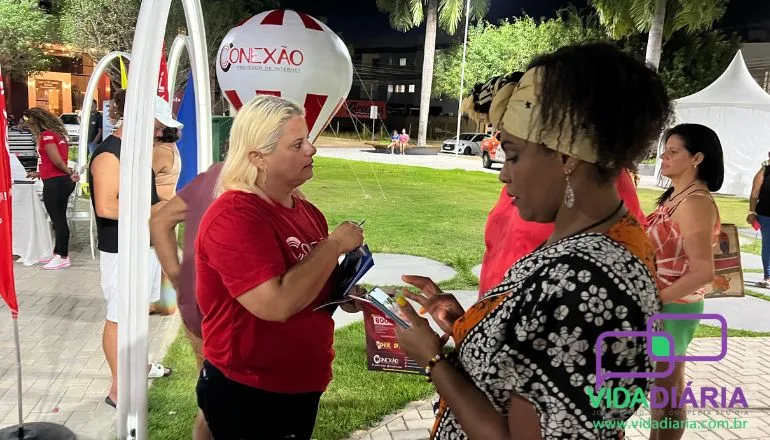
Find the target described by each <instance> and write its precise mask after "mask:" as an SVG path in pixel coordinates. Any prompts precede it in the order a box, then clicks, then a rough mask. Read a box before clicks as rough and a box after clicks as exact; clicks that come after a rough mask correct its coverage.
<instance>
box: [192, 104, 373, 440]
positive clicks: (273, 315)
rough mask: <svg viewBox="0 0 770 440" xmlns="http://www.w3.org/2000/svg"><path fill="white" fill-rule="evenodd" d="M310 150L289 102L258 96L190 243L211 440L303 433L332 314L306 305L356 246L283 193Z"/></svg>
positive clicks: (326, 360) (306, 168)
mask: <svg viewBox="0 0 770 440" xmlns="http://www.w3.org/2000/svg"><path fill="white" fill-rule="evenodd" d="M315 153H316V149H315V147H313V145H312V144H311V143H310V142H309V141H308V129H307V123H306V121H305V118H304V112H303V110H302V108H301V107H299V106H298V105H297V104H294V103H292V102H290V101H287V100H285V99H282V98H278V97H275V96H265V95H260V96H257V97H256V98H254V99H252V100H251V101H250V102H249V103H247V104H246V105H244V106H243V107H242V108H241V109H240V110H239V111H238V115H237V116H236V117H235V121H234V123H233V127H232V130H231V132H230V151H229V152H228V155H227V159H225V163H224V166H223V167H222V171H221V174H220V178H219V183H218V186H217V188H218V190H217V192H218V193H219V196H218V198H217V199H216V200H215V201H214V203H213V204H212V205H211V206H210V207H209V209H208V210H207V211H206V214H205V215H204V216H203V220H202V221H201V224H200V228H199V233H198V239H197V242H196V250H195V262H196V273H197V285H196V295H197V298H198V304H199V305H200V309H201V312H202V314H203V321H202V323H201V329H202V332H203V353H204V355H205V361H204V363H203V369H202V370H201V374H200V377H199V379H198V386H197V395H198V406H199V407H200V408H201V410H202V411H203V413H204V414H205V416H206V421H207V422H208V425H209V429H210V430H211V433H212V434H213V436H214V438H218V439H219V438H221V439H235V438H254V436H255V435H257V433H256V432H255V430H258V436H259V437H260V438H276V439H277V438H297V439H308V438H310V436H311V434H312V432H313V427H314V426H315V419H316V414H317V412H318V402H319V400H320V398H321V394H322V393H323V391H324V390H325V389H326V387H327V386H328V384H329V382H330V380H331V374H332V370H331V363H332V359H333V357H334V350H333V348H332V339H333V334H334V322H333V321H332V316H331V315H332V310H329V309H328V308H322V309H317V308H318V307H319V306H320V305H322V304H324V303H325V302H326V300H327V299H328V298H329V295H330V294H331V292H332V290H333V289H334V288H335V287H336V283H335V277H334V270H335V268H336V267H337V261H338V258H339V257H340V256H341V255H343V254H345V253H346V252H348V251H351V250H353V249H356V248H357V247H359V246H360V245H361V244H362V242H363V231H362V230H361V228H360V227H359V226H358V225H356V224H353V223H349V222H346V223H343V224H341V225H340V226H338V227H337V228H336V229H335V230H334V232H332V233H331V234H329V233H328V225H327V223H326V219H325V218H324V216H323V214H322V213H321V212H320V211H319V210H318V209H317V208H316V207H315V206H313V205H312V204H311V203H309V202H307V201H305V200H302V199H300V198H298V197H296V196H294V195H293V192H294V190H295V189H296V188H298V187H299V186H301V185H302V184H303V183H305V182H306V181H308V180H309V179H310V178H312V177H313V156H314V155H315ZM343 308H344V309H345V310H349V311H355V310H356V308H355V307H353V305H352V304H346V305H344V306H343ZM316 309H317V310H316Z"/></svg>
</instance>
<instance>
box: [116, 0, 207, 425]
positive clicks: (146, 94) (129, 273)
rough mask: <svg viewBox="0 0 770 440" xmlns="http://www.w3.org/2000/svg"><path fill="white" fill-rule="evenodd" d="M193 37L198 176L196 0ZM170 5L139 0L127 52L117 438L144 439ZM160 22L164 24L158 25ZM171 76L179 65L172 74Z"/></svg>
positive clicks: (202, 43)
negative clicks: (159, 109)
mask: <svg viewBox="0 0 770 440" xmlns="http://www.w3.org/2000/svg"><path fill="white" fill-rule="evenodd" d="M182 4H183V7H184V12H185V18H186V20H187V29H188V32H189V33H190V40H189V42H190V47H189V51H190V54H191V56H190V63H191V67H192V72H193V81H194V84H195V87H196V99H195V107H196V112H197V125H198V142H199V146H198V169H199V170H205V169H207V168H208V166H209V165H210V164H211V161H212V158H211V96H210V95H209V90H210V86H209V74H208V53H207V49H206V32H205V28H204V23H203V13H202V10H201V5H200V1H199V0H182ZM170 7H171V0H143V1H142V5H141V8H140V10H139V17H138V20H137V25H136V30H135V32H134V42H133V46H132V48H131V54H132V56H133V59H132V63H131V64H132V68H131V69H130V71H129V74H128V84H129V87H128V89H127V91H126V109H125V112H124V116H123V124H124V125H123V127H124V128H123V142H122V144H123V150H122V152H121V157H120V159H121V160H120V205H119V211H120V215H119V232H118V243H119V246H120V254H119V267H120V269H119V283H120V284H119V285H120V286H123V287H124V288H125V290H124V291H123V292H121V293H122V295H120V297H119V301H120V302H119V304H118V321H119V322H120V323H121V324H120V329H121V331H119V332H118V401H117V407H118V408H117V409H118V414H117V421H116V424H117V435H118V438H119V439H121V440H122V439H136V440H145V439H147V354H148V348H147V340H148V328H149V316H148V313H147V310H148V306H149V303H150V298H149V291H148V283H149V274H148V265H147V261H148V259H149V252H150V231H149V228H148V227H147V222H148V220H149V218H150V179H151V174H150V168H151V166H152V150H151V149H152V132H153V125H154V121H153V119H154V117H153V113H152V112H148V111H146V109H148V108H153V107H154V105H153V100H154V98H155V95H156V90H157V85H158V69H159V68H160V58H159V57H158V54H159V53H160V52H161V50H162V45H163V34H164V33H165V24H166V23H167V22H168V13H169V9H170ZM159 23H163V24H164V25H162V26H159ZM173 69H174V70H175V69H176V66H174V67H173Z"/></svg>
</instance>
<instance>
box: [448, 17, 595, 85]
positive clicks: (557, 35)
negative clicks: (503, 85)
mask: <svg viewBox="0 0 770 440" xmlns="http://www.w3.org/2000/svg"><path fill="white" fill-rule="evenodd" d="M605 38H607V35H606V33H605V32H604V30H603V29H602V28H601V26H599V24H598V20H597V18H596V16H594V15H589V16H588V17H586V18H582V17H581V16H580V15H579V14H578V11H577V10H576V9H574V8H570V9H565V10H562V11H559V13H558V14H557V17H556V18H552V19H548V20H545V19H541V20H536V19H534V18H532V17H529V16H527V15H524V16H522V17H520V18H515V19H513V21H508V20H503V21H501V22H500V23H499V24H498V25H493V24H490V23H488V22H481V23H478V24H477V25H476V26H474V27H473V28H471V29H469V31H468V49H467V54H466V60H465V83H464V90H463V94H464V95H468V94H469V93H470V92H471V90H472V89H473V86H474V85H475V84H477V83H482V82H484V81H487V80H488V79H489V78H491V77H493V76H497V75H503V74H506V73H510V72H513V71H517V70H523V69H525V68H526V66H527V64H529V62H530V61H531V60H532V59H533V58H534V57H536V56H538V55H540V54H544V53H549V52H553V51H555V50H556V49H558V48H559V47H562V46H566V45H568V44H574V43H579V42H581V41H587V40H599V39H605ZM462 55H463V47H462V44H456V45H455V46H453V47H452V48H450V49H448V50H446V51H444V52H441V53H439V54H438V55H437V56H436V69H435V70H434V73H433V79H434V82H435V83H434V87H433V95H434V96H435V97H441V96H452V97H454V96H457V90H458V89H459V88H460V69H461V65H462Z"/></svg>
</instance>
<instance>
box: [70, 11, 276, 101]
mask: <svg viewBox="0 0 770 440" xmlns="http://www.w3.org/2000/svg"><path fill="white" fill-rule="evenodd" d="M277 5H278V2H277V1H276V0H246V1H244V0H210V1H204V2H201V6H202V8H203V16H204V18H205V26H206V42H207V44H208V48H207V50H208V55H209V62H210V66H209V72H210V75H211V78H212V89H213V90H216V87H214V84H216V70H215V69H214V62H215V61H216V54H217V51H218V50H219V44H220V43H221V42H222V39H223V38H224V36H225V35H226V34H227V32H228V31H230V29H232V28H233V27H235V25H236V24H238V23H239V22H240V21H241V20H243V19H245V18H249V17H250V16H252V15H254V14H256V13H259V12H261V11H263V10H265V9H268V8H272V7H277ZM140 6H141V0H121V1H118V2H116V1H114V0H64V5H63V7H62V11H61V28H62V36H63V39H64V41H65V42H67V43H69V44H71V45H73V46H74V47H76V48H77V49H79V50H80V51H82V52H86V53H88V54H89V55H90V56H91V57H92V58H93V59H95V60H99V59H100V58H102V57H103V56H104V55H106V54H107V53H109V52H111V51H115V50H123V51H127V52H130V50H131V46H132V45H133V42H134V31H135V30H136V21H137V18H138V15H139V8H140ZM180 32H182V33H184V32H186V21H185V16H184V9H183V7H182V4H181V2H180V1H178V0H176V1H174V2H172V4H171V11H170V12H169V19H168V24H167V26H166V43H167V44H166V49H169V48H170V47H171V42H172V41H173V39H174V38H175V37H176V36H177V35H178V34H179V33H180ZM186 71H187V70H186V69H180V72H179V73H180V77H181V78H186V76H184V75H185V74H186ZM108 73H109V74H110V76H111V77H112V78H119V71H118V70H117V69H116V67H115V66H111V69H110V70H109V71H108ZM177 85H178V86H179V87H184V80H182V81H177ZM213 90H212V91H213Z"/></svg>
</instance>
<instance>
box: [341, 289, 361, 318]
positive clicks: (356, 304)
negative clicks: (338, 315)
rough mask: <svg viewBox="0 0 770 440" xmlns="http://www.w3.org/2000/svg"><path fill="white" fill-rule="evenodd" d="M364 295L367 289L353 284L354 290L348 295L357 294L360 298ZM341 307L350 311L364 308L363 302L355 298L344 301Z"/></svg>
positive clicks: (358, 310) (355, 311)
mask: <svg viewBox="0 0 770 440" xmlns="http://www.w3.org/2000/svg"><path fill="white" fill-rule="evenodd" d="M364 295H366V289H364V288H363V287H361V286H353V289H352V291H351V292H350V293H349V294H348V296H355V297H359V298H360V297H362V296H364ZM340 308H341V309H342V310H344V311H346V312H348V313H358V312H361V311H363V310H364V308H363V306H362V305H361V302H360V301H357V300H355V299H349V300H347V301H345V302H344V303H341V304H340Z"/></svg>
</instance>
